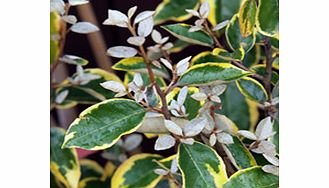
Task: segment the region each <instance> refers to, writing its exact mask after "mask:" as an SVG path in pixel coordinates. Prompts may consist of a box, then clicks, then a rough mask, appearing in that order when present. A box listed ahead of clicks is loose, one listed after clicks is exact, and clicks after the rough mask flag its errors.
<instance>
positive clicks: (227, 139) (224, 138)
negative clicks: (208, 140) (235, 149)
mask: <svg viewBox="0 0 329 188" xmlns="http://www.w3.org/2000/svg"><path fill="white" fill-rule="evenodd" d="M217 140H218V142H220V143H223V144H233V143H234V141H233V137H232V136H231V135H230V134H228V133H226V132H220V133H218V134H217Z"/></svg>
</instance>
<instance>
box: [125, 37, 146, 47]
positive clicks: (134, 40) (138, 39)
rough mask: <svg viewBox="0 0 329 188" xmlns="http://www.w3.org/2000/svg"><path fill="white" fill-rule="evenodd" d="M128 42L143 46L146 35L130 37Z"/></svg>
mask: <svg viewBox="0 0 329 188" xmlns="http://www.w3.org/2000/svg"><path fill="white" fill-rule="evenodd" d="M127 42H128V43H129V44H132V45H135V46H141V45H143V44H144V42H145V38H144V37H129V38H128V39H127Z"/></svg>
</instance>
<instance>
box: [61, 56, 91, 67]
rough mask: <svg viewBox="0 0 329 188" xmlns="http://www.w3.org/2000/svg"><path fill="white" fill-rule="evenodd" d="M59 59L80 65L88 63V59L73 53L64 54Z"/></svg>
mask: <svg viewBox="0 0 329 188" xmlns="http://www.w3.org/2000/svg"><path fill="white" fill-rule="evenodd" d="M60 60H61V61H62V62H65V63H68V64H73V65H81V66H84V65H87V64H88V63H89V61H88V60H86V59H84V58H82V57H78V56H75V55H64V56H63V57H61V58H60Z"/></svg>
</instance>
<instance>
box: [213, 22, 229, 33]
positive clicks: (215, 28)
mask: <svg viewBox="0 0 329 188" xmlns="http://www.w3.org/2000/svg"><path fill="white" fill-rule="evenodd" d="M228 23H230V20H225V21H222V22H221V23H219V24H217V25H215V27H214V28H212V30H213V31H217V30H220V29H222V28H224V27H225V26H227V24H228Z"/></svg>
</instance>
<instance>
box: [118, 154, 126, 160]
mask: <svg viewBox="0 0 329 188" xmlns="http://www.w3.org/2000/svg"><path fill="white" fill-rule="evenodd" d="M118 159H119V161H120V162H123V161H125V160H127V159H128V157H127V155H126V154H124V153H122V154H120V155H119V158H118Z"/></svg>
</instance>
